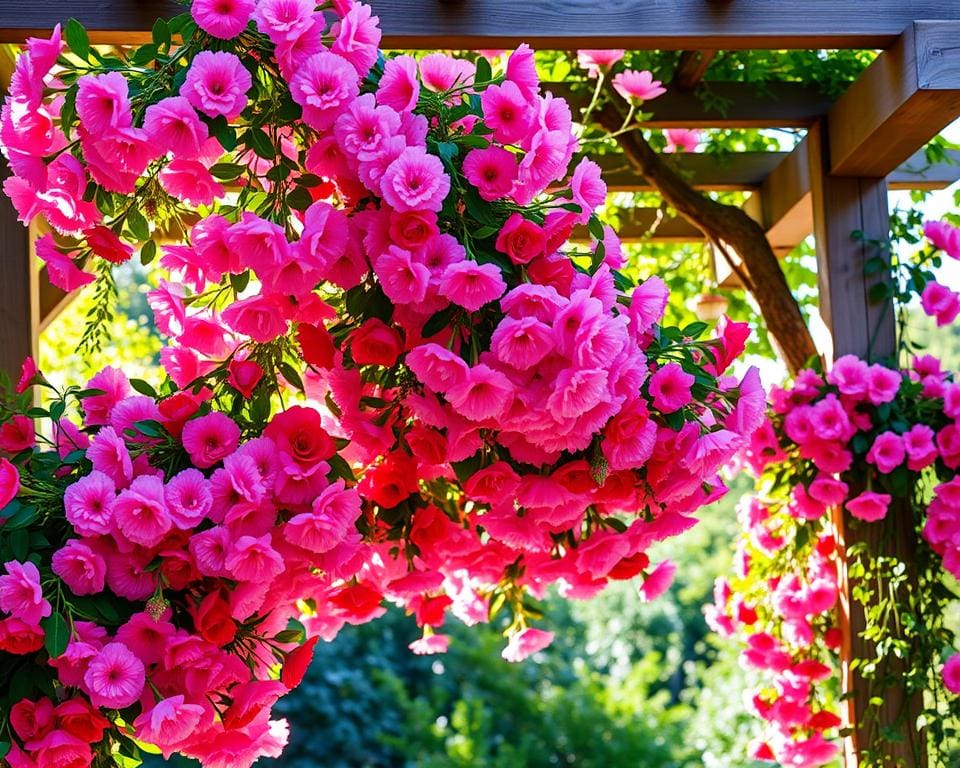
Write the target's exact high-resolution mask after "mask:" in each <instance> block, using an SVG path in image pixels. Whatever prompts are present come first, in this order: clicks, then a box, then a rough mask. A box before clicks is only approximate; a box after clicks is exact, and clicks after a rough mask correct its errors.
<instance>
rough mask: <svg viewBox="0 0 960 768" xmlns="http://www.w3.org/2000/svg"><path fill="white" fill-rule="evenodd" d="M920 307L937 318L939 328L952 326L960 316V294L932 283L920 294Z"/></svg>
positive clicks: (934, 282)
mask: <svg viewBox="0 0 960 768" xmlns="http://www.w3.org/2000/svg"><path fill="white" fill-rule="evenodd" d="M920 306H922V307H923V311H924V312H926V313H927V315H929V316H930V317H933V318H936V320H937V326H938V327H943V326H944V325H950V323H952V322H953V321H954V320H956V319H957V315H958V314H960V294H957V292H956V291H951V290H950V289H949V288H947V287H946V286H945V285H941V284H940V283H938V282H936V281H931V282H929V283H927V285H926V287H925V288H924V289H923V293H922V294H920Z"/></svg>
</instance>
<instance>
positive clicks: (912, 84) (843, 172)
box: [828, 3, 960, 177]
mask: <svg viewBox="0 0 960 768" xmlns="http://www.w3.org/2000/svg"><path fill="white" fill-rule="evenodd" d="M904 5H907V6H910V5H912V4H911V3H904ZM946 5H948V4H945V6H946ZM949 5H956V4H949ZM920 18H922V17H920ZM958 38H960V21H916V22H913V23H911V24H910V26H908V27H907V28H906V31H905V32H904V33H903V35H902V36H901V37H900V38H899V39H898V40H897V42H896V44H895V45H894V46H893V47H892V48H890V49H889V50H887V51H884V52H883V53H882V54H881V55H880V56H879V57H877V59H876V61H874V62H873V64H871V65H870V67H868V68H867V70H866V71H865V72H864V73H863V74H862V75H861V77H860V78H859V79H858V80H857V81H856V82H855V83H854V84H853V85H852V86H850V88H849V89H848V90H847V92H846V93H845V94H844V95H843V96H841V97H840V98H839V99H838V100H837V103H836V104H835V105H834V106H833V108H832V109H831V110H830V114H829V119H828V125H829V129H828V130H829V132H830V137H829V138H830V158H829V162H830V170H831V173H833V174H834V175H838V176H867V177H871V176H872V177H881V176H886V175H887V174H888V173H890V171H892V170H893V169H894V168H896V167H897V166H898V165H900V163H902V162H903V161H904V160H905V159H906V158H907V157H909V156H910V155H911V154H912V153H913V152H914V151H915V150H916V148H917V147H919V146H922V145H923V144H925V143H926V142H927V141H929V140H930V139H931V138H933V137H934V136H936V135H937V134H938V133H939V132H940V131H941V130H942V129H943V128H944V127H945V126H946V125H947V124H948V123H950V122H951V121H952V120H954V119H955V118H956V117H957V116H960V45H958V44H957V40H958Z"/></svg>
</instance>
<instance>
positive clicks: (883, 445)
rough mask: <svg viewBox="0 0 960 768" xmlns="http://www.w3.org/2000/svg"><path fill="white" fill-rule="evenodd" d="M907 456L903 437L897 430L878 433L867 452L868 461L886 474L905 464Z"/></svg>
mask: <svg viewBox="0 0 960 768" xmlns="http://www.w3.org/2000/svg"><path fill="white" fill-rule="evenodd" d="M905 457H906V451H905V450H904V447H903V438H902V437H900V435H898V434H897V433H896V432H883V433H881V434H879V435H877V437H876V439H875V440H874V441H873V445H871V446H870V450H869V451H868V452H867V461H868V462H869V463H871V464H873V465H874V466H875V467H876V468H877V469H878V470H879V471H880V472H882V473H883V474H885V475H889V474H890V473H891V472H893V470H895V469H896V468H897V467H899V466H900V465H901V464H903V460H904V458H905Z"/></svg>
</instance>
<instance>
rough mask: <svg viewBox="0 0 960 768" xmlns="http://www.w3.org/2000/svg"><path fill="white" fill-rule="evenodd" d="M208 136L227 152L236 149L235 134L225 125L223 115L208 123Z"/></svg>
mask: <svg viewBox="0 0 960 768" xmlns="http://www.w3.org/2000/svg"><path fill="white" fill-rule="evenodd" d="M210 135H211V136H213V137H214V138H216V140H217V141H219V142H220V144H221V146H222V147H223V148H224V149H225V150H227V152H232V151H233V150H235V149H236V148H237V132H236V131H235V130H234V129H233V128H232V127H231V126H230V125H229V123H227V120H226V118H225V117H224V116H223V115H217V117H216V118H214V119H213V120H211V121H210ZM271 157H272V155H271Z"/></svg>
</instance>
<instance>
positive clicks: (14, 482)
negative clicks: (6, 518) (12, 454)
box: [0, 458, 20, 509]
mask: <svg viewBox="0 0 960 768" xmlns="http://www.w3.org/2000/svg"><path fill="white" fill-rule="evenodd" d="M19 492H20V473H19V472H18V471H17V468H16V467H15V466H14V465H13V464H11V463H10V460H9V459H4V458H0V509H3V508H4V507H5V506H7V504H9V503H10V502H11V501H13V500H14V498H16V496H17V494H18V493H19Z"/></svg>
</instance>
